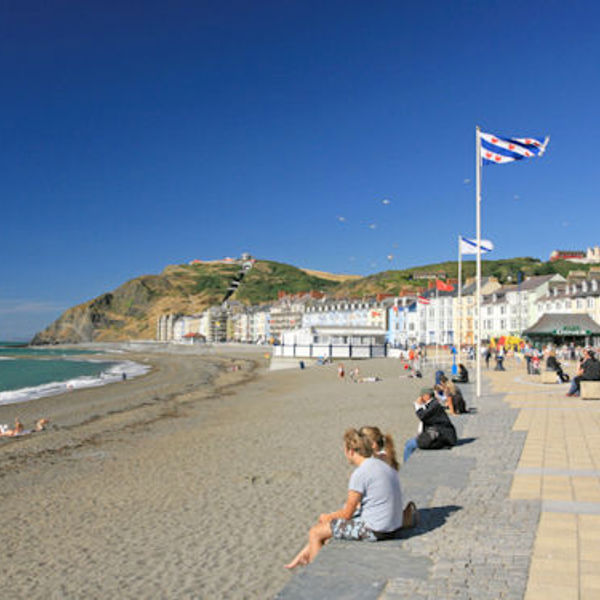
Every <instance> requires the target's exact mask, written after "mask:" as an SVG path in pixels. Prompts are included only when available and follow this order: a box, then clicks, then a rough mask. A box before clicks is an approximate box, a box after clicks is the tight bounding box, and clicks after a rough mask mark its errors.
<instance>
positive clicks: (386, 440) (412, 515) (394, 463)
mask: <svg viewBox="0 0 600 600" xmlns="http://www.w3.org/2000/svg"><path fill="white" fill-rule="evenodd" d="M358 433H360V435H361V436H362V437H364V438H365V439H366V440H367V441H368V442H369V443H370V444H371V450H373V456H375V457H376V458H379V459H381V460H383V461H385V462H386V463H387V464H388V465H390V467H392V469H394V471H398V470H399V469H400V463H399V462H398V458H397V457H396V448H395V447H394V440H393V438H392V436H391V435H390V434H389V433H386V434H385V435H384V434H383V433H382V431H381V429H379V427H373V426H369V425H365V426H363V427H361V428H360V429H359V430H358ZM418 519H419V511H418V510H417V505H416V504H415V503H414V502H413V501H412V500H411V501H410V502H409V503H408V504H407V505H406V506H405V507H404V511H403V512H402V528H403V529H409V528H411V527H415V526H416V525H417V521H418Z"/></svg>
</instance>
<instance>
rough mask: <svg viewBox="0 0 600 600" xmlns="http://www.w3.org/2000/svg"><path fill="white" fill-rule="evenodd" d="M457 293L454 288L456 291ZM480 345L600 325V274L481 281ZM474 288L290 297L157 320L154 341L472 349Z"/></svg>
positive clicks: (595, 271)
mask: <svg viewBox="0 0 600 600" xmlns="http://www.w3.org/2000/svg"><path fill="white" fill-rule="evenodd" d="M455 287H456V286H455ZM482 295H483V297H482V306H481V311H482V312H481V326H482V331H481V336H482V339H491V338H498V337H501V336H508V335H516V336H519V335H521V334H522V332H523V331H525V330H526V329H528V328H530V327H532V326H533V325H534V324H535V323H536V322H537V321H539V319H540V318H541V317H542V316H543V315H547V314H555V315H559V314H571V315H577V314H580V315H587V316H588V317H589V318H591V319H592V320H593V321H594V322H595V323H600V270H599V269H591V270H590V271H589V272H588V273H585V272H581V271H574V272H571V273H570V274H569V275H568V277H567V278H566V279H565V278H564V277H562V276H561V275H558V274H553V275H542V276H536V277H530V278H527V279H525V280H524V281H523V282H521V283H519V284H514V285H500V284H499V283H498V281H497V279H495V278H493V277H489V278H484V279H483V280H482ZM475 303H476V300H475V283H474V282H473V281H467V282H466V283H465V284H464V285H463V287H462V290H461V294H460V298H459V294H458V292H457V290H454V291H452V292H443V291H435V289H430V290H427V291H425V292H423V293H421V294H418V295H417V294H409V295H404V296H399V297H389V296H388V297H383V296H381V295H380V296H377V297H373V298H365V299H338V298H330V297H327V296H325V295H323V294H320V293H315V292H311V293H306V294H296V295H285V294H282V295H281V297H280V298H279V299H278V300H277V301H274V302H273V303H271V304H266V305H260V306H245V305H242V304H240V303H237V302H230V303H227V304H226V305H224V306H220V307H211V308H209V309H208V310H206V311H204V312H203V313H202V314H200V315H178V314H170V315H163V316H161V317H160V319H159V321H158V324H157V339H158V340H162V341H175V342H186V341H187V342H190V343H192V342H194V341H200V340H201V341H207V342H221V341H237V342H244V343H261V342H265V343H269V342H275V343H282V344H285V345H295V344H298V345H306V344H333V345H346V344H354V345H369V344H389V345H391V346H393V347H406V346H408V345H413V344H455V343H458V342H459V336H460V342H461V343H462V344H473V343H474V339H475V331H474V329H475V323H476V317H475Z"/></svg>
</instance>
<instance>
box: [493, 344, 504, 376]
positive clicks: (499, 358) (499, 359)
mask: <svg viewBox="0 0 600 600" xmlns="http://www.w3.org/2000/svg"><path fill="white" fill-rule="evenodd" d="M494 371H506V369H505V368H504V346H502V345H501V344H500V345H498V348H497V349H496V368H495V369H494Z"/></svg>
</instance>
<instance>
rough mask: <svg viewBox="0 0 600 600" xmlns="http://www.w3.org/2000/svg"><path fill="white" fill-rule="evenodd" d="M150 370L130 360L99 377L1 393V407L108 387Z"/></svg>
mask: <svg viewBox="0 0 600 600" xmlns="http://www.w3.org/2000/svg"><path fill="white" fill-rule="evenodd" d="M8 360H11V359H8ZM88 362H99V361H88ZM150 368H151V367H150V366H148V365H142V364H140V363H136V362H133V361H131V360H128V361H124V362H120V363H116V364H114V365H111V366H110V367H109V368H108V369H106V370H105V371H102V373H100V375H98V376H89V375H84V376H81V377H75V378H73V379H68V380H66V381H52V382H50V383H44V384H42V385H37V386H34V387H25V388H20V389H18V390H8V391H5V392H0V405H2V404H15V403H17V402H27V401H28V400H36V399H37V398H44V397H46V396H55V395H57V394H64V393H65V392H71V391H73V390H79V389H84V388H90V387H99V386H102V385H107V384H109V383H114V382H116V381H122V380H123V374H124V373H125V374H126V376H127V379H133V378H135V377H139V376H140V375H145V374H146V373H147V372H148V371H149V370H150Z"/></svg>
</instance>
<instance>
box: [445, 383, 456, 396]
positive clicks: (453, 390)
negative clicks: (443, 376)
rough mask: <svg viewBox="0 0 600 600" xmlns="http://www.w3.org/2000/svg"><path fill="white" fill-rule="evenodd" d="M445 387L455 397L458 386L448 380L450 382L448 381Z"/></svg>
mask: <svg viewBox="0 0 600 600" xmlns="http://www.w3.org/2000/svg"><path fill="white" fill-rule="evenodd" d="M444 385H445V386H446V388H447V390H448V391H449V392H450V395H451V396H454V394H456V386H455V385H454V382H453V381H451V380H450V379H448V381H446V382H445V384H444Z"/></svg>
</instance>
